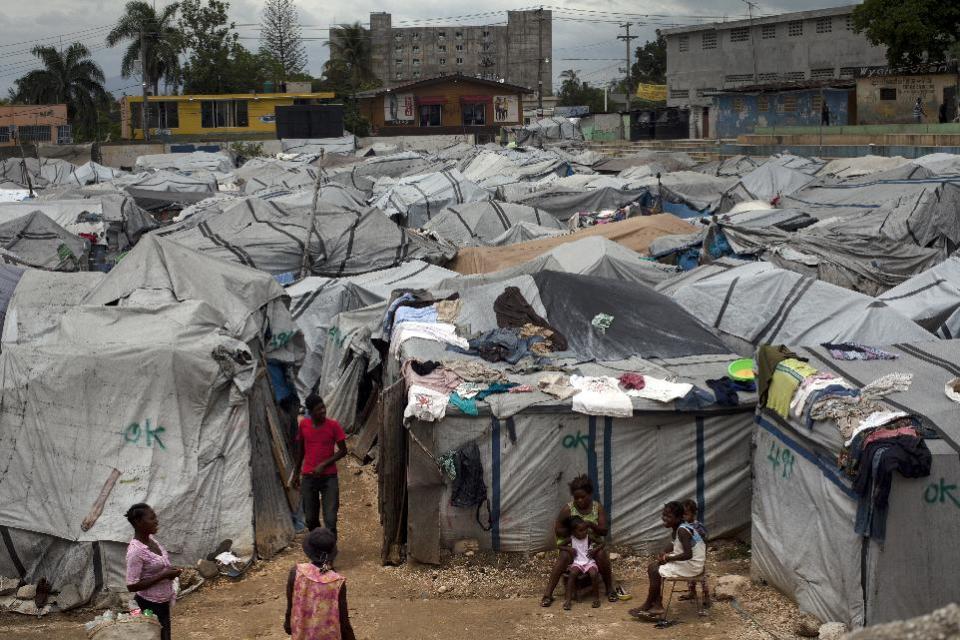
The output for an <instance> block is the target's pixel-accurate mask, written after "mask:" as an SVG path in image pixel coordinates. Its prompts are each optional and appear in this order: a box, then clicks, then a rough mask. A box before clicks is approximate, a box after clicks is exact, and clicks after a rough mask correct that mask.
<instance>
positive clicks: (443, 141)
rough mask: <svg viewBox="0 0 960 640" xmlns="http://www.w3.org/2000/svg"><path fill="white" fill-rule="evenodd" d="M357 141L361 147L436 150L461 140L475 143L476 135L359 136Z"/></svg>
mask: <svg viewBox="0 0 960 640" xmlns="http://www.w3.org/2000/svg"><path fill="white" fill-rule="evenodd" d="M357 142H358V144H359V145H360V148H361V149H365V148H367V147H372V146H373V145H375V144H383V145H393V146H396V147H397V150H398V151H426V152H435V151H439V150H440V149H445V148H447V147H451V146H453V145H455V144H457V143H460V142H462V143H464V144H474V136H473V134H470V133H467V134H455V135H443V136H372V137H369V138H357Z"/></svg>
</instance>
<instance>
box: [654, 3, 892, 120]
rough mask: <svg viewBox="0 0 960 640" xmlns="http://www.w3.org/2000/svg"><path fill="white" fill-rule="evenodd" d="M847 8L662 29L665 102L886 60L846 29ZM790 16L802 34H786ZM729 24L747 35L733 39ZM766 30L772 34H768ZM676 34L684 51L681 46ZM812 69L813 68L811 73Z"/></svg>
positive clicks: (705, 99)
mask: <svg viewBox="0 0 960 640" xmlns="http://www.w3.org/2000/svg"><path fill="white" fill-rule="evenodd" d="M852 11H853V7H852V6H849V7H835V8H832V9H822V10H817V11H803V12H798V13H788V14H781V15H778V16H769V17H764V18H757V19H755V20H753V25H752V26H751V24H750V21H749V20H738V21H734V22H725V23H715V24H712V25H698V26H696V27H679V28H675V29H666V30H665V31H664V35H665V37H666V41H667V86H668V94H667V105H668V106H672V107H679V106H685V105H700V106H709V105H710V104H711V98H710V97H709V96H704V95H702V93H703V92H704V91H705V90H717V89H730V88H736V87H741V86H745V85H751V84H756V83H760V84H763V83H765V82H767V83H770V82H776V81H784V80H791V79H792V80H811V79H828V78H830V77H833V78H839V77H852V71H853V68H855V67H859V66H864V65H867V66H869V65H884V64H886V58H885V56H884V53H885V50H884V49H883V48H882V47H875V46H873V45H871V44H870V43H869V42H867V40H866V38H865V37H864V36H863V35H862V34H857V33H854V32H853V31H850V30H848V28H847V16H849V15H850V14H851V13H852ZM821 19H822V20H827V19H829V24H830V31H829V32H824V31H823V28H824V27H823V26H821V32H819V33H818V31H817V27H818V22H817V21H818V20H821ZM791 22H800V23H802V35H790V33H791V32H790V26H789V24H790V23H791ZM734 29H746V33H747V38H746V39H745V40H739V41H734V39H732V37H731V35H732V32H733V30H734ZM765 29H766V34H767V37H764V33H765V31H764V30H765ZM771 31H772V33H773V34H774V37H770V34H771ZM741 33H743V32H742V31H738V32H737V34H738V35H739V34H741ZM705 35H706V38H707V45H709V43H710V39H711V38H713V37H715V38H716V47H715V48H706V49H705V48H704V36H705ZM682 39H685V42H686V51H681V40H682ZM754 52H756V55H754ZM754 61H756V72H757V76H758V77H757V78H756V80H755V79H754V76H753V74H754ZM827 69H829V70H832V73H831V75H829V76H824V75H821V74H825V70H827ZM814 70H816V71H817V72H818V73H817V74H813V73H812V72H813V71H814ZM790 74H794V75H790ZM797 74H801V75H797ZM812 75H816V77H815V78H812V77H811V76H812Z"/></svg>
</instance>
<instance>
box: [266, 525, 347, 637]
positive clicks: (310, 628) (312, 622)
mask: <svg viewBox="0 0 960 640" xmlns="http://www.w3.org/2000/svg"><path fill="white" fill-rule="evenodd" d="M303 552H304V553H305V554H306V555H307V558H309V559H310V562H303V563H301V564H298V565H296V566H294V567H293V568H292V569H290V576H289V578H288V579H287V615H286V618H285V620H284V622H283V630H284V631H286V632H287V633H289V634H290V635H291V636H293V640H356V638H355V636H354V634H353V627H352V626H351V625H350V616H349V614H348V612H347V585H346V578H344V577H343V576H341V575H340V574H339V573H337V572H336V571H334V570H333V560H334V558H335V557H336V555H337V539H336V537H335V536H334V535H333V533H331V532H330V530H329V529H326V528H319V529H314V530H313V531H311V532H310V533H308V534H307V537H306V538H304V540H303Z"/></svg>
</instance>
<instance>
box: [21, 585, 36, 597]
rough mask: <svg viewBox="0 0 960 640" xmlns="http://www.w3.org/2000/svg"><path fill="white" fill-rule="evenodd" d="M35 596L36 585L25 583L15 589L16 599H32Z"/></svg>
mask: <svg viewBox="0 0 960 640" xmlns="http://www.w3.org/2000/svg"><path fill="white" fill-rule="evenodd" d="M36 597H37V585H35V584H25V585H23V586H22V587H20V588H19V589H17V600H33V599H34V598H36Z"/></svg>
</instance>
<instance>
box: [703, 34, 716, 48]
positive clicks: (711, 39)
mask: <svg viewBox="0 0 960 640" xmlns="http://www.w3.org/2000/svg"><path fill="white" fill-rule="evenodd" d="M702 38H703V39H702V40H701V46H702V47H703V48H704V49H716V48H717V32H716V31H704V32H703V36H702Z"/></svg>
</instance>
